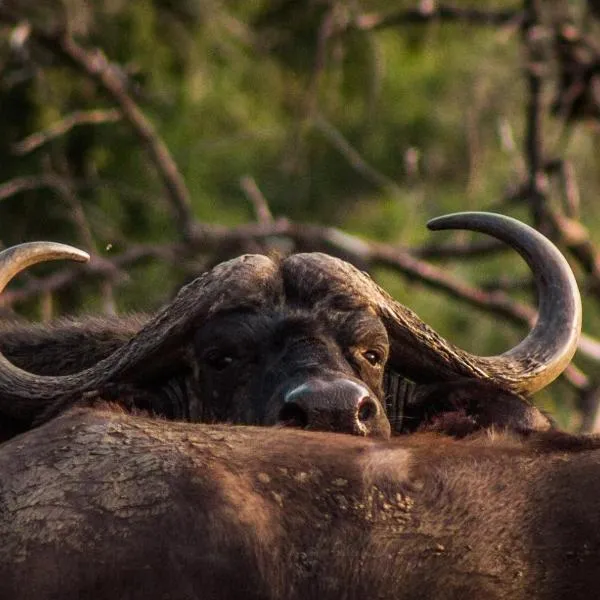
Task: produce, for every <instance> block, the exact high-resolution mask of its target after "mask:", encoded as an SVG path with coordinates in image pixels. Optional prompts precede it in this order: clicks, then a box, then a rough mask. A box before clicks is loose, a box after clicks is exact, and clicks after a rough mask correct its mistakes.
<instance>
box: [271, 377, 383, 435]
mask: <svg viewBox="0 0 600 600" xmlns="http://www.w3.org/2000/svg"><path fill="white" fill-rule="evenodd" d="M279 422H280V423H281V424H282V425H284V426H288V427H300V428H303V429H311V430H318V431H337V432H340V433H350V434H353V435H363V436H375V437H385V438H387V437H389V435H390V424H389V421H388V419H387V417H386V416H385V414H384V411H383V408H382V407H381V404H380V402H379V401H378V400H377V399H376V398H375V397H374V396H373V393H372V392H371V391H370V390H369V388H368V387H367V386H365V385H364V384H362V383H359V382H358V381H353V380H352V379H346V378H335V379H321V378H311V379H308V380H305V381H304V382H302V383H301V384H299V385H297V386H295V387H293V388H291V389H290V390H289V391H288V392H287V393H286V394H285V395H284V405H283V407H282V409H281V410H280V412H279Z"/></svg>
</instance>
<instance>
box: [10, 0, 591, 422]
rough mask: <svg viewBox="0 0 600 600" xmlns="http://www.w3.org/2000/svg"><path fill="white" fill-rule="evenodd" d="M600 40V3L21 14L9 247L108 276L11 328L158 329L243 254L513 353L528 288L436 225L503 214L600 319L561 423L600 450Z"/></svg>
mask: <svg viewBox="0 0 600 600" xmlns="http://www.w3.org/2000/svg"><path fill="white" fill-rule="evenodd" d="M599 33H600V2H598V0H594V1H593V2H592V1H591V0H587V1H586V0H544V1H543V2H542V0H538V1H534V0H529V1H523V0H511V1H509V0H507V1H502V0H494V1H492V0H490V1H484V0H470V1H460V0H449V1H448V2H436V1H434V0H421V1H420V2H419V1H417V0H412V1H409V0H385V1H376V0H344V1H342V0H269V1H259V0H256V1H253V2H248V1H247V0H246V1H239V0H238V1H234V0H229V1H227V0H204V1H202V2H201V1H200V0H146V1H142V0H138V1H132V0H95V1H94V2H93V3H92V2H85V1H83V0H18V1H15V0H12V1H11V0H5V1H4V2H3V3H2V4H0V243H1V245H2V247H7V246H10V245H13V244H16V243H19V242H24V241H31V240H39V239H49V240H54V241H61V242H65V243H70V244H74V245H76V246H78V247H81V248H84V249H86V250H88V251H89V252H90V253H91V254H92V255H93V260H92V261H91V263H90V265H89V266H85V267H84V266H76V267H72V266H70V265H65V264H54V265H42V266H39V267H36V268H35V269H32V270H31V271H28V272H27V273H25V274H23V275H22V276H20V277H19V278H18V279H17V280H16V281H15V283H14V284H13V285H11V288H10V290H9V292H8V293H5V294H4V295H3V298H2V299H1V301H0V302H1V303H0V310H1V311H2V314H1V316H2V317H3V318H14V317H15V316H17V315H20V316H22V317H24V318H27V319H31V320H44V321H45V320H49V319H51V318H55V317H57V316H61V315H65V314H84V313H107V314H109V313H117V314H123V313H128V312H133V311H150V310H154V309H156V308H158V307H159V306H160V305H162V304H164V303H165V302H167V301H168V300H169V299H170V298H171V297H172V296H173V294H174V293H175V292H176V291H177V290H178V289H179V287H180V286H181V285H182V284H183V283H184V282H186V281H189V280H190V279H191V278H193V277H195V276H197V275H198V274H199V273H201V272H203V271H204V270H206V269H208V268H210V267H211V266H213V265H214V264H216V263H218V262H220V261H222V260H225V259H227V258H231V257H233V256H237V255H239V254H240V253H243V252H266V253H269V252H277V253H287V252H293V251H306V250H322V251H327V252H330V253H332V254H335V255H338V256H341V257H343V258H346V259H348V260H350V261H352V262H354V263H355V264H357V265H358V266H359V267H361V268H363V269H365V270H368V271H369V272H370V273H371V274H372V276H373V277H374V278H375V279H376V280H377V281H379V282H380V283H381V284H382V285H383V286H384V287H386V289H387V290H388V291H390V293H392V294H393V295H394V296H395V297H396V298H398V299H399V300H400V301H402V302H403V303H404V304H406V305H408V306H410V307H411V308H412V309H414V310H415V311H416V312H417V313H418V314H419V315H420V316H421V317H422V318H423V319H424V320H425V321H427V322H428V323H430V324H431V325H432V326H433V327H434V328H435V329H437V330H438V331H439V332H440V333H442V334H443V335H444V336H445V337H447V338H449V339H450V340H452V341H454V342H455V343H457V344H458V345H460V346H462V347H464V348H466V349H469V350H472V351H475V352H477V353H479V354H495V353H499V352H502V351H504V350H506V349H508V348H509V347H511V346H512V345H514V344H515V343H516V342H517V341H518V340H519V339H521V338H522V337H523V335H524V334H525V332H526V328H527V323H528V322H530V321H531V319H533V318H534V315H535V297H534V295H533V294H532V286H531V277H530V275H529V273H528V270H527V268H526V267H525V265H524V263H523V262H522V261H521V259H520V258H519V257H518V256H516V255H515V253H514V252H512V251H510V250H508V251H507V250H506V248H504V247H503V246H502V245H500V244H499V243H496V242H494V241H491V240H489V239H486V238H484V237H483V236H481V235H478V236H477V235H472V234H467V233H465V232H457V233H452V234H443V233H436V234H433V233H430V232H428V231H427V229H426V227H425V224H426V222H427V220H428V219H429V218H431V217H434V216H437V215H441V214H445V213H449V212H454V211H460V210H489V211H495V212H502V213H504V214H508V215H511V216H514V217H517V218H519V219H522V220H524V221H525V222H527V223H529V224H530V225H533V226H535V227H536V228H538V229H539V230H540V231H542V232H544V233H545V234H546V235H548V236H549V237H551V238H552V239H553V240H554V241H555V242H556V243H557V244H558V245H559V247H560V248H561V250H563V252H564V253H565V255H567V257H568V259H569V261H570V262H571V264H572V266H573V268H574V270H575V272H576V274H577V277H578V281H579V283H580V286H581V289H582V292H583V296H584V332H585V334H586V337H585V338H584V340H583V342H582V345H581V350H580V352H579V353H578V355H577V357H576V360H575V364H574V366H573V367H572V368H570V370H569V371H568V372H567V374H566V376H563V377H561V378H560V380H559V381H557V382H556V383H555V384H553V385H552V386H551V387H549V388H548V389H547V390H546V391H544V392H542V393H540V394H539V395H538V397H537V398H538V402H539V404H540V405H541V406H543V407H544V408H545V409H547V410H549V411H550V412H551V413H552V414H553V415H554V416H555V417H556V418H557V420H558V421H559V422H560V423H561V424H562V425H563V426H566V427H568V428H570V429H572V430H577V429H581V428H583V429H587V430H590V429H593V428H597V429H600V425H599V424H597V423H596V421H598V420H599V419H598V418H597V413H598V396H599V395H600V394H599V393H598V384H599V382H600V365H598V361H599V360H600V343H598V342H596V337H597V338H598V339H600V254H598V247H599V246H598V244H599V243H600V229H599V227H598V224H599V223H600V203H598V201H597V198H598V196H599V195H600V35H599Z"/></svg>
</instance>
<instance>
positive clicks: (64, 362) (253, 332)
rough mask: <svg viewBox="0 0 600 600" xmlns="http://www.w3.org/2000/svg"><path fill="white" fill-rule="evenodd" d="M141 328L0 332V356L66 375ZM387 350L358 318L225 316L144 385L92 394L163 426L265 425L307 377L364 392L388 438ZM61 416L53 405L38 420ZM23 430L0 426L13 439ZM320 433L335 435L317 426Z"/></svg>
mask: <svg viewBox="0 0 600 600" xmlns="http://www.w3.org/2000/svg"><path fill="white" fill-rule="evenodd" d="M143 322H144V317H140V316H137V317H131V318H125V319H106V320H102V319H98V318H90V319H86V320H83V321H80V322H76V321H71V320H63V321H59V322H58V323H56V324H54V325H51V326H49V327H47V326H39V325H38V326H21V325H17V326H14V325H12V326H5V327H4V329H3V331H1V332H0V350H1V351H2V353H4V354H5V356H6V357H7V358H8V359H9V360H10V361H11V362H13V363H14V364H16V365H17V366H19V367H21V368H23V369H25V370H27V371H30V372H33V373H38V374H43V375H54V374H66V373H73V372H77V371H80V370H82V369H84V368H86V367H88V366H90V365H93V364H95V363H96V362H97V361H98V360H100V359H102V358H104V357H106V356H108V355H109V354H111V353H112V352H114V351H115V349H116V348H118V347H119V346H121V345H122V344H123V343H124V342H125V341H127V339H129V338H130V337H132V336H133V335H134V334H135V333H136V331H137V330H138V329H139V328H141V326H142V324H143ZM388 346H389V343H388V338H387V334H386V331H385V328H384V327H383V325H382V324H381V322H380V321H379V319H377V318H376V317H374V316H373V315H372V314H370V313H368V312H367V311H363V312H360V311H356V310H355V311H352V310H348V311H346V310H342V309H340V310H337V311H331V310H319V309H318V307H313V309H312V310H310V311H309V310H305V309H302V308H295V307H287V306H279V307H274V308H272V309H268V308H263V309H261V310H251V309H245V310H226V311H223V312H222V313H217V314H215V315H214V316H212V317H211V318H209V319H207V320H206V322H205V323H204V324H202V325H201V326H199V327H198V328H197V330H196V333H195V336H194V338H193V339H191V340H190V342H189V344H188V345H187V346H184V347H181V348H179V350H178V352H175V353H172V354H171V356H170V357H169V360H168V361H167V360H165V361H164V362H163V364H161V365H159V366H158V367H157V368H156V369H155V370H154V371H153V374H152V376H151V377H145V378H144V380H140V381H136V380H135V379H133V378H132V379H131V380H130V381H127V382H122V383H119V384H115V385H109V386H106V387H105V388H104V389H100V390H98V392H97V394H96V395H97V396H98V397H102V398H104V399H107V398H108V399H113V400H116V401H120V402H123V404H124V406H128V407H136V408H138V409H142V410H147V411H150V412H153V413H154V414H157V415H161V416H165V417H167V418H171V419H183V420H188V421H195V422H198V421H202V422H224V421H226V422H229V423H238V424H257V425H274V424H276V423H277V422H278V420H279V412H280V410H281V408H282V406H283V398H284V396H285V393H286V392H287V391H289V390H291V389H293V388H294V387H295V386H298V385H300V384H302V383H303V382H305V381H308V380H310V379H311V378H330V379H334V378H336V377H337V378H343V379H345V380H354V381H356V382H362V383H363V384H366V386H367V388H368V390H369V391H370V394H371V398H372V399H373V401H374V402H375V403H376V404H377V406H378V416H377V419H379V421H381V426H380V427H379V429H377V432H378V434H380V435H381V434H383V435H386V431H387V435H389V423H387V420H386V419H385V414H384V408H383V405H382V404H381V399H382V398H383V388H382V381H383V368H384V365H385V361H386V358H387V351H388ZM369 350H370V351H373V350H374V351H376V352H377V353H378V354H379V355H380V357H381V360H380V362H379V363H378V364H377V365H371V364H370V363H369V362H368V360H366V359H365V357H364V353H365V352H366V351H369ZM219 357H229V358H230V359H231V363H230V364H227V365H226V366H225V367H224V368H222V367H221V365H220V364H219V362H218V361H219ZM71 403H72V402H71V400H70V399H67V402H66V404H67V405H68V404H71ZM61 410H62V406H61V404H60V403H58V404H57V405H55V406H54V407H52V410H51V411H50V413H48V414H46V418H47V417H48V416H54V415H55V414H58V413H60V412H61ZM29 426H30V424H29V423H27V424H25V425H23V426H22V427H21V429H19V428H18V427H16V426H15V424H13V423H9V424H8V426H6V424H5V427H7V429H8V428H12V429H13V432H14V433H18V432H19V431H22V430H25V429H27V428H28V427H29ZM314 428H317V429H318V428H319V427H318V426H315V427H314ZM321 428H325V429H327V428H332V429H335V428H336V427H335V425H332V424H331V423H327V424H324V425H323V427H321ZM0 433H1V432H0ZM10 433H11V432H10V431H9V432H8V433H7V434H5V438H6V437H9V436H10Z"/></svg>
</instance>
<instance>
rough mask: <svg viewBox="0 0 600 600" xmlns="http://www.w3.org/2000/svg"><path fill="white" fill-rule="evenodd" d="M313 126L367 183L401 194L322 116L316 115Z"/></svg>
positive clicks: (385, 176)
mask: <svg viewBox="0 0 600 600" xmlns="http://www.w3.org/2000/svg"><path fill="white" fill-rule="evenodd" d="M313 125H314V126H315V128H316V129H317V130H318V131H320V132H321V133H322V134H323V135H324V136H325V138H326V139H327V141H328V142H329V143H330V144H331V145H332V146H334V148H336V149H337V150H338V152H339V153H340V154H341V155H342V156H343V157H344V158H345V159H346V160H347V161H348V163H349V164H350V166H351V167H352V168H353V169H354V170H355V171H356V172H357V173H359V174H360V175H362V176H363V177H364V178H365V179H366V180H367V181H370V182H371V183H372V184H374V185H375V186H377V187H379V188H382V189H388V190H389V189H391V190H394V191H395V192H396V193H400V188H399V187H398V184H397V183H396V182H395V181H393V180H392V179H390V178H389V177H388V176H387V175H384V174H383V173H380V172H379V171H378V170H377V169H375V168H374V167H372V166H371V165H370V164H368V163H367V162H366V161H365V160H364V159H363V157H362V156H361V155H360V153H359V152H358V151H357V150H356V148H354V146H352V144H350V142H349V141H348V140H347V139H346V138H345V137H344V136H343V135H342V133H341V131H339V129H336V128H335V127H334V126H333V125H332V124H331V123H330V122H329V121H328V120H326V119H325V118H324V117H323V116H322V115H315V117H314V119H313Z"/></svg>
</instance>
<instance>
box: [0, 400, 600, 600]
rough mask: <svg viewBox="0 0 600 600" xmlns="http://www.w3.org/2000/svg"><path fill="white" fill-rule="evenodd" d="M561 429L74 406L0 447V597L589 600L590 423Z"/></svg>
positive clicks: (592, 551) (595, 449)
mask: <svg viewBox="0 0 600 600" xmlns="http://www.w3.org/2000/svg"><path fill="white" fill-rule="evenodd" d="M568 439H569V436H567V435H566V434H560V435H557V434H556V433H555V432H542V433H540V432H538V433H532V434H530V435H529V436H528V439H523V438H522V436H515V435H514V434H509V435H507V434H504V433H502V432H492V433H488V434H479V435H476V436H471V437H469V438H465V439H464V440H461V441H455V440H452V439H450V438H447V437H444V436H439V435H437V434H431V433H417V434H415V435H412V436H407V437H404V438H396V439H395V440H393V441H391V442H377V441H374V440H368V439H362V438H357V437H354V436H343V435H337V434H326V433H320V434H319V433H310V432H302V431H290V430H283V429H277V428H273V429H255V428H251V427H228V426H223V425H214V426H206V425H202V426H198V425H196V426H194V425H188V424H184V423H170V422H166V421H156V420H152V419H144V418H142V417H139V416H138V417H131V416H129V415H127V414H124V413H119V412H114V411H106V410H101V411H90V410H77V411H73V412H71V413H68V414H65V415H63V416H61V417H59V418H57V419H55V420H54V421H52V422H51V423H49V424H47V425H45V426H43V427H40V428H39V429H37V430H35V431H31V432H28V433H27V434H25V435H23V436H19V437H17V438H15V439H14V440H12V441H10V442H8V443H6V444H5V445H4V446H3V451H2V453H0V473H2V477H1V478H0V538H1V539H2V544H1V545H0V597H2V598H20V599H22V600H38V599H39V600H41V599H44V600H47V599H53V598H56V599H58V598H60V599H61V600H75V599H76V598H90V599H92V600H104V599H107V600H108V599H111V600H112V599H113V598H119V599H122V600H135V599H138V598H139V599H144V600H158V599H164V598H173V599H175V598H177V599H179V598H205V599H214V600H237V599H238V598H239V599H242V598H243V599H267V598H268V599H280V598H281V599H283V598H285V599H289V600H299V599H303V600H304V599H306V600H310V599H311V598H314V599H317V598H318V599H320V600H328V599H332V600H333V599H335V600H338V599H356V600H358V599H364V598H381V599H387V598H390V599H391V598H394V599H398V600H416V599H429V598H436V599H438V600H450V599H456V600H458V599H463V598H485V599H500V598H502V599H511V600H520V599H523V600H525V599H528V600H554V599H556V600H558V599H562V598H569V600H583V599H585V600H588V599H589V598H590V597H591V596H590V594H593V593H594V590H595V589H596V588H597V585H598V578H599V577H600V516H599V515H600V513H599V511H598V506H597V504H598V503H597V498H598V497H599V495H600V493H599V492H600V489H598V488H599V486H600V451H599V450H600V439H599V438H585V439H583V438H571V442H570V443H566V442H567V440H568ZM554 444H556V447H553V445H554ZM569 446H570V447H569Z"/></svg>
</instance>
